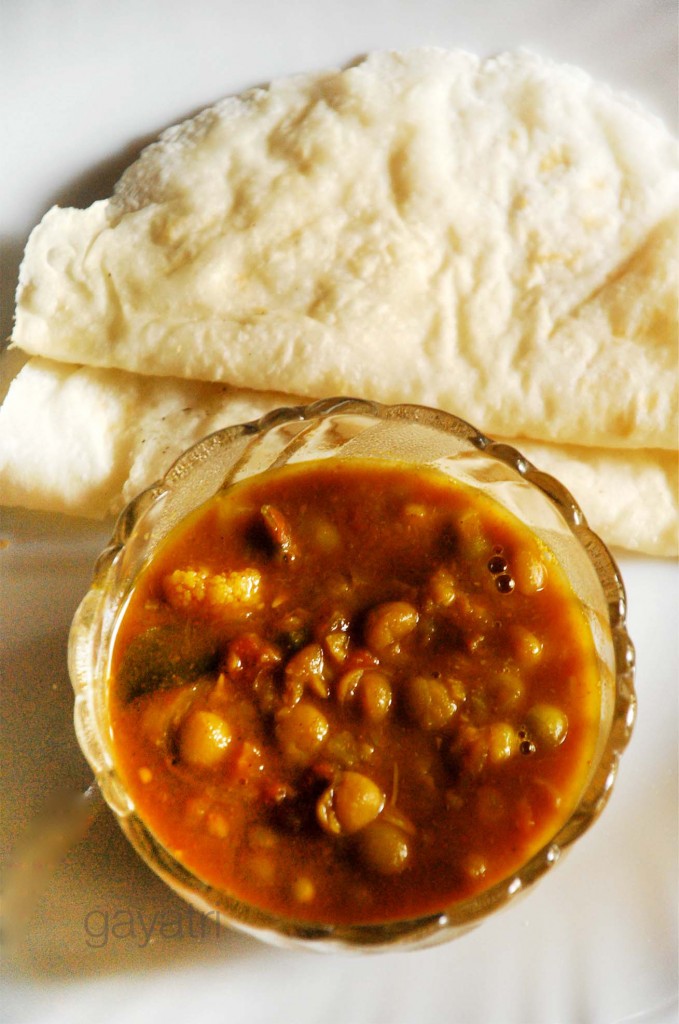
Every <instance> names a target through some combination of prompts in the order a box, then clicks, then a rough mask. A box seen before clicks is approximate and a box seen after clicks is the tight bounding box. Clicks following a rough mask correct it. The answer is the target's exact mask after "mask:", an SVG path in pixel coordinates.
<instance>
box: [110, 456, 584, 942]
mask: <svg viewBox="0 0 679 1024" xmlns="http://www.w3.org/2000/svg"><path fill="white" fill-rule="evenodd" d="M110 708H111V717H112V726H113V734H114V743H115V750H116V757H117V760H118V768H119V771H120V773H121V775H122V778H123V781H124V783H125V785H126V786H127V788H128V791H129V792H130V794H131V796H132V798H133V800H134V801H135V803H136V806H137V811H138V813H139V815H140V816H141V818H142V819H143V820H144V821H145V822H146V824H147V825H148V827H149V828H150V829H151V830H152V832H153V833H154V835H155V836H156V837H157V838H158V839H159V840H160V842H161V843H162V844H163V845H164V846H165V847H166V848H167V849H168V850H169V851H170V852H171V853H172V854H173V856H174V857H175V858H176V859H177V860H179V861H180V862H181V863H183V864H184V865H185V866H186V867H187V868H188V869H189V870H190V871H191V872H192V873H194V874H195V875H196V876H197V877H199V878H201V879H202V880H203V881H205V882H207V883H209V884H210V885H212V886H215V887H217V888H219V889H220V890H223V891H225V892H227V893H229V894H231V895H232V896H234V897H236V898H237V899H240V900H242V901H245V902H247V903H251V904H254V905H256V906H258V907H260V908H262V909H264V910H266V911H269V912H271V913H274V914H276V915H282V916H283V917H286V918H290V919H295V920H306V921H310V922H319V923H332V922H336V923H353V924H360V923H374V922H384V921H389V920H394V919H407V918H413V917H417V916H420V915H423V914H427V913H432V912H437V911H440V910H443V909H445V908H446V907H450V906H451V905H452V904H454V903H455V902H456V901H459V900H462V899H465V898H466V897H470V896H473V895H475V894H477V893H478V892H480V891H481V890H483V889H486V888H488V887H489V886H491V885H493V884H494V883H495V882H497V881H499V880H501V879H502V878H504V877H506V876H507V875H508V874H510V873H511V872H513V871H514V870H516V869H517V868H519V867H520V866H521V865H522V864H523V863H524V862H525V861H526V860H527V859H528V858H529V857H530V856H531V855H532V854H533V853H534V852H536V851H537V850H538V849H539V848H540V847H541V846H542V845H544V843H545V842H547V841H548V840H549V839H550V838H551V837H552V836H553V835H554V833H555V832H556V831H557V829H558V828H559V826H560V825H561V824H562V823H563V822H564V821H565V820H566V818H567V817H568V816H569V814H570V812H571V811H572V809H573V806H574V803H575V802H576V800H577V798H578V796H579V794H580V792H581V789H582V786H583V782H584V780H585V779H586V776H587V772H588V766H589V762H590V757H591V753H592V746H593V743H594V737H595V734H596V724H597V721H598V716H599V697H598V685H597V665H596V656H595V653H594V646H593V641H592V637H591V633H590V631H589V627H588V626H587V623H586V621H585V618H584V614H583V611H582V609H581V606H580V605H579V603H578V601H577V599H576V598H575V596H574V595H573V593H572V591H571V589H570V586H569V584H568V583H567V582H566V579H565V577H564V574H563V572H562V571H561V569H560V567H559V565H558V563H557V561H556V559H555V558H554V556H553V555H552V554H551V552H550V551H549V550H548V549H547V548H546V547H545V546H544V545H543V544H542V543H541V542H540V541H539V540H537V539H536V537H535V536H534V534H532V533H531V532H530V531H528V530H527V528H525V527H524V526H522V525H521V524H520V523H519V522H518V521H517V520H516V519H514V518H513V517H512V516H511V515H510V514H509V513H507V512H506V511H504V510H503V509H501V508H500V507H499V506H498V505H497V504H496V503H495V502H493V501H492V500H491V499H489V498H487V497H485V496H483V495H481V494H480V492H478V491H475V490H472V489H469V488H466V487H464V486H463V485H460V484H457V483H455V482H452V481H450V480H449V479H448V478H447V477H445V476H444V475H442V474H440V473H439V472H438V471H435V470H415V469H413V468H411V467H406V466H401V465H399V464H395V463H387V462H381V461H372V460H347V461H343V462H333V461H328V462H322V461H321V462H316V463H311V464H306V465H301V466H296V467H295V466H292V467H287V468H285V469H282V470H279V471H273V472H270V473H267V474H266V475H263V476H261V477H257V478H254V479H252V480H250V481H247V482H245V483H242V484H238V485H236V486H235V487H233V488H231V489H229V490H228V491H226V492H224V493H222V494H221V495H218V496H217V497H215V498H213V499H212V500H211V501H210V502H209V503H208V504H207V505H205V506H203V507H202V508H201V509H200V510H198V511H197V512H196V513H194V514H193V515H192V516H191V517H190V518H189V519H188V520H187V521H185V523H184V524H183V525H181V526H180V527H179V528H178V529H177V530H176V531H175V532H174V533H172V534H171V535H170V537H169V538H168V539H167V540H166V541H165V542H164V545H163V546H162V548H161V550H160V551H159V553H158V554H157V555H156V557H155V558H154V560H153V561H152V563H151V564H150V565H149V566H148V568H147V569H145V571H144V572H143V574H142V575H141V577H140V579H139V581H138V583H137V585H136V587H135V589H134V591H133V593H132V596H131V599H130V600H129V602H128V604H127V607H126V609H125V612H124V615H123V616H122V620H121V623H120V625H119V629H118V633H117V638H116V643H115V649H114V654H113V661H112V674H111V683H110Z"/></svg>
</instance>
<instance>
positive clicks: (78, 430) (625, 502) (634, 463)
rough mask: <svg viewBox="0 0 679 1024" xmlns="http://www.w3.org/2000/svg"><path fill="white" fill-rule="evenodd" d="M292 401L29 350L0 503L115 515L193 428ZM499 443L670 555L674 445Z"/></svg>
mask: <svg viewBox="0 0 679 1024" xmlns="http://www.w3.org/2000/svg"><path fill="white" fill-rule="evenodd" d="M301 401H304V399H300V398H298V397H294V396H290V395H284V394H278V393H271V392H269V393H263V392H255V391H237V390H234V389H231V388H228V387H225V386H224V385H221V384H209V383H202V382H198V381H183V380H177V379H172V378H157V377H146V376H139V375H137V374H129V373H125V372H122V371H119V370H102V369H97V368H91V367H74V366H69V365H66V364H63V363H55V362H50V361H48V360H43V359H31V360H29V362H28V363H27V364H26V365H25V366H24V367H23V368H22V370H21V371H20V373H19V374H18V376H17V377H16V379H15V380H14V382H13V383H12V385H11V387H10V390H9V393H8V395H7V398H6V400H5V403H4V405H3V406H2V407H1V408H0V494H2V498H3V501H4V503H6V504H8V505H24V504H25V505H29V506H30V507H32V508H37V509H44V510H49V511H57V512H70V513H77V514H81V515H83V514H84V515H90V516H96V517H101V516H105V515H109V514H114V513H116V512H118V511H120V509H121V508H122V507H123V505H124V503H125V502H127V501H128V500H130V499H131V498H133V497H134V496H135V495H136V494H137V493H138V492H139V491H141V490H143V489H144V488H145V487H147V486H149V485H150V484H151V483H153V482H154V481H155V480H156V479H158V478H159V477H161V476H162V475H163V473H164V472H165V471H166V470H167V469H168V468H169V466H170V465H171V464H172V462H173V461H174V460H175V458H177V456H178V455H180V454H181V452H182V451H183V450H184V449H185V448H187V447H188V446H189V445H191V444H193V443H195V442H196V441H198V440H200V438H201V437H203V436H205V435H206V434H209V433H211V432H212V431H214V430H218V429H220V428H222V427H225V426H231V425H233V424H235V423H242V422H247V421H249V420H253V419H256V418H258V417H259V416H261V415H263V414H264V413H266V412H269V411H270V410H271V409H272V408H276V407H277V406H280V405H291V404H299V402H301ZM509 443H510V444H513V445H515V446H516V447H518V448H519V449H520V450H521V451H522V452H523V453H524V454H525V455H526V456H527V457H528V458H529V459H530V460H531V461H532V462H534V463H535V464H536V465H538V466H539V467H540V468H541V469H544V470H545V471H547V472H549V473H552V474H553V475H555V476H557V477H558V478H559V479H560V480H561V481H562V482H563V483H564V484H565V485H566V486H567V487H568V488H569V489H570V490H572V492H573V493H574V495H575V496H576V498H577V499H578V501H579V502H580V503H581V505H582V507H583V510H584V512H585V514H586V515H587V517H588V519H589V522H590V524H591V525H592V527H593V528H594V529H595V530H596V531H597V532H598V533H600V534H601V536H602V537H603V538H604V540H606V541H607V542H608V543H609V544H612V545H616V546H620V547H623V548H627V549H629V550H633V551H643V552H646V553H648V554H654V555H676V554H677V546H678V544H677V542H678V532H677V522H678V520H679V509H678V499H677V457H676V453H673V452H667V451H654V452H640V451H631V450H623V451H616V450H613V449H600V448H584V447H576V446H573V447H564V448H558V447H557V446H555V445H549V444H539V443H536V442H532V441H523V440H520V441H517V440H512V439H509Z"/></svg>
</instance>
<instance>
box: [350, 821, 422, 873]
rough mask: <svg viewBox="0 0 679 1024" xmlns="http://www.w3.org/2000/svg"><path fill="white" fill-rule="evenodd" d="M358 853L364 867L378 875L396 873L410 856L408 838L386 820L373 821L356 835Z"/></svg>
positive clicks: (399, 871) (403, 867) (402, 868)
mask: <svg viewBox="0 0 679 1024" xmlns="http://www.w3.org/2000/svg"><path fill="white" fill-rule="evenodd" d="M357 842H358V853H359V856H360V858H361V860H362V862H363V863H364V864H365V866H366V867H368V868H370V869H371V870H372V871H376V872H377V873H378V874H380V875H398V874H400V873H401V872H402V871H403V870H404V869H405V867H406V865H407V862H408V858H409V856H410V846H409V844H408V838H407V836H406V835H404V833H403V832H402V831H401V829H400V828H397V826H396V825H392V824H391V823H390V822H388V821H374V822H373V823H372V824H371V825H368V827H367V828H364V829H363V831H362V832H360V833H359V835H358V837H357Z"/></svg>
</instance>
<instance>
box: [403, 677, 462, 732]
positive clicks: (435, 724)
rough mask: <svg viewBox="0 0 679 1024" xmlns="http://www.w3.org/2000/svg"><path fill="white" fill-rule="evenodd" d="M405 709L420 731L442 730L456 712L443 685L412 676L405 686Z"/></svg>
mask: <svg viewBox="0 0 679 1024" xmlns="http://www.w3.org/2000/svg"><path fill="white" fill-rule="evenodd" d="M405 693H406V707H407V709H408V714H409V715H410V717H411V718H412V719H413V720H414V721H415V722H417V724H418V725H419V726H420V728H421V729H425V730H426V731H427V732H433V731H435V730H436V729H443V728H444V727H445V726H446V725H447V724H448V722H449V721H450V720H451V718H452V717H453V715H454V714H455V712H456V711H457V704H456V703H455V701H454V700H453V698H452V696H451V695H450V693H449V691H448V689H447V688H446V686H445V684H444V683H442V682H441V681H440V680H439V679H431V678H429V677H427V676H413V678H412V679H409V680H408V682H407V684H406V691H405Z"/></svg>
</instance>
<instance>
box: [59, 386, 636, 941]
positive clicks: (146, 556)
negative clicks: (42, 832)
mask: <svg viewBox="0 0 679 1024" xmlns="http://www.w3.org/2000/svg"><path fill="white" fill-rule="evenodd" d="M329 458H332V459H347V458H378V459H380V460H382V461H384V460H392V461H395V462H398V463H400V464H403V463H407V464H411V465H415V466H430V467H435V468H437V469H438V470H439V471H442V472H443V473H445V474H447V475H448V476H450V477H452V478H454V479H456V480H459V481H460V482H462V483H464V484H467V485H471V486H473V487H476V488H478V489H480V490H481V491H482V492H485V493H486V494H489V495H491V496H492V497H493V498H494V499H495V500H496V501H497V502H499V503H500V505H502V506H504V507H505V508H506V509H508V510H509V511H510V512H511V513H513V514H514V515H516V516H517V517H518V518H519V519H520V520H521V521H522V522H524V523H526V524H527V525H528V526H529V527H530V528H531V529H532V530H533V532H534V533H535V534H536V535H537V536H538V537H540V538H541V539H542V540H543V541H544V542H545V543H546V544H547V546H548V547H549V548H550V549H551V550H552V552H553V553H554V555H556V557H557V559H558V560H559V562H560V563H561V565H562V567H563V568H564V569H565V571H566V573H567V575H568V578H569V580H570V583H571V585H572V587H573V589H574V591H575V593H576V594H577V596H578V598H579V600H580V601H581V603H582V606H583V608H584V610H585V614H586V617H587V619H588V622H589V625H590V628H591V631H592V635H593V638H594V643H595V647H596V652H597V657H598V662H599V675H600V685H601V714H600V721H599V730H598V739H597V744H596V751H595V756H594V758H593V762H592V766H591V770H590V772H589V775H588V778H587V780H586V782H585V784H584V786H583V791H582V793H581V795H580V799H579V801H578V802H577V806H576V807H575V810H574V811H573V813H572V814H571V816H570V817H569V819H568V820H567V821H566V822H565V824H564V825H563V826H562V827H561V829H560V830H559V831H558V833H557V834H556V835H554V836H553V838H552V839H551V840H550V841H549V842H548V843H547V844H546V845H544V846H543V848H542V849H540V850H539V851H538V852H537V853H536V854H535V855H534V856H532V857H531V859H530V860H529V861H528V862H527V863H525V864H524V865H523V866H522V867H521V868H520V870H518V871H516V872H515V873H513V874H512V875H511V876H510V877H507V878H505V879H504V880H503V881H502V882H500V883H497V884H495V885H493V886H492V887H491V888H489V889H487V890H486V891H484V892H482V893H481V894H479V895H477V896H474V897H471V898H468V899H465V900H463V901H462V902H456V903H455V904H454V905H452V906H450V907H446V906H442V907H441V910H440V912H437V913H435V914H428V915H426V916H424V917H419V918H416V919H408V920H397V921H389V922H387V923H380V924H356V925H346V924H342V925H325V924H320V925H319V924H309V923H307V922H303V921H294V920H288V919H281V918H279V917H277V916H275V915H273V914H271V913H269V912H265V911H262V910H261V909H258V908H257V907H255V906H251V905H247V904H244V903H242V902H240V901H239V900H237V899H235V898H233V897H232V896H230V895H229V894H228V893H226V892H223V891H219V890H217V889H215V888H214V887H212V886H210V885H208V884H206V883H205V882H203V881H201V880H200V879H199V878H197V877H196V876H195V875H193V874H192V873H191V872H190V871H188V870H187V869H186V868H185V867H184V866H183V865H182V864H180V863H179V862H178V861H177V860H175V859H174V858H173V856H172V855H171V854H170V853H169V852H168V850H166V849H165V848H164V847H163V845H162V843H160V842H159V840H158V839H157V838H156V837H155V836H154V835H153V834H152V832H151V830H150V829H149V828H148V827H147V826H146V825H145V823H144V821H143V820H142V819H141V817H140V816H139V815H138V813H137V812H136V810H135V806H134V803H133V801H132V799H131V797H130V795H129V794H128V793H127V792H126V790H125V787H124V785H123V783H122V781H121V778H120V776H119V774H118V773H117V771H116V764H115V757H114V750H113V742H112V735H111V726H110V720H109V713H108V692H107V688H108V678H109V665H110V658H111V651H112V646H113V641H114V637H115V632H116V626H117V622H118V619H119V617H120V615H121V612H122V610H123V609H124V607H125V604H126V601H127V599H128V597H129V595H130V593H131V590H132V588H133V587H134V585H135V580H136V579H137V577H138V575H139V573H140V571H141V570H142V569H143V568H144V566H145V565H146V564H147V563H148V562H149V560H150V559H151V558H152V556H153V554H154V552H155V551H156V549H157V548H158V545H159V544H161V543H162V541H163V539H164V538H165V537H166V536H167V534H168V533H169V532H170V531H171V530H172V529H173V528H174V527H175V526H176V525H177V524H178V523H179V522H180V521H181V520H183V519H184V517H185V516H187V515H188V514H189V513H190V512H192V511H193V510H194V509H196V508H197V507H198V506H200V505H201V504H203V503H204V502H205V501H207V500H208V499H209V498H210V497H212V496H213V495H214V494H215V493H216V492H218V491H220V490H221V489H223V488H226V487H229V486H230V485H231V484H233V483H236V482H238V481H242V480H245V479H247V478H249V477H251V476H254V475H256V474H260V473H262V472H264V471H265V470H268V469H271V468H278V467H281V466H284V465H287V464H289V463H300V462H305V461H312V460H318V459H329ZM625 611H626V608H625V592H624V587H623V583H622V580H621V578H620V575H619V572H618V569H617V567H616V565H615V562H614V560H613V558H612V557H611V555H610V553H609V552H608V550H607V549H606V547H605V546H604V544H603V543H602V542H601V540H600V539H599V538H598V537H597V536H596V535H595V534H594V533H592V531H591V530H590V529H589V527H588V526H587V523H586V521H585V518H584V516H583V514H582V512H581V510H580V508H579V507H578V505H577V504H576V502H575V501H574V499H573V498H572V497H571V495H570V494H569V493H568V492H567V491H566V489H565V488H564V487H563V486H562V485H561V484H559V483H558V481H556V480H555V479H554V478H553V477H551V476H548V475H546V474H544V473H541V472H540V471H539V470H538V469H536V468H535V467H534V466H532V465H531V464H530V463H529V462H528V461H527V460H526V459H525V458H524V457H523V456H522V455H521V454H520V453H519V452H518V451H517V450H516V449H514V448H512V447H510V446H509V445H506V444H499V443H496V442H494V441H492V440H490V439H489V438H487V437H485V436H484V435H483V434H481V433H480V432H479V431H478V430H476V429H475V428H474V427H472V426H471V425H470V424H468V423H466V422H464V421H463V420H460V419H458V418H456V417H455V416H452V415H449V414H447V413H444V412H441V411H439V410H435V409H430V408H424V407H421V406H414V405H395V406H385V405H379V404H377V403H374V402H366V401H360V400H355V399H347V398H338V399H326V400H323V401H320V402H316V403H314V404H312V405H308V406H299V407H291V408H284V409H279V410H276V411H274V412H272V413H269V414H268V415H266V416H264V417H263V418H262V419H260V420H258V421H256V422H253V423H247V424H243V425H240V426H235V427H230V428H227V429H225V430H221V431H219V432H217V433H215V434H212V435H210V436H209V437H207V438H205V439H204V440H203V441H201V442H199V443H198V444H197V445H195V446H194V447H192V448H191V449H189V450H188V451H187V452H186V453H185V454H184V455H182V456H181V457H180V458H179V459H178V460H177V461H176V462H175V463H174V465H173V466H172V467H171V469H170V470H169V471H168V473H167V474H166V476H165V477H164V478H163V479H162V480H161V481H159V482H158V483H156V484H154V485H153V486H152V487H150V488H149V489H148V490H146V491H144V492H143V493H142V494H141V495H139V496H138V497H137V498H136V499H135V500H134V501H132V502H131V503H130V504H129V505H128V506H127V508H126V509H125V510H124V511H123V512H122V513H121V515H120V517H119V519H118V522H117V525H116V528H115V532H114V535H113V537H112V539H111V542H110V544H109V546H108V547H107V548H106V549H105V550H104V551H103V553H102V554H101V556H100V558H99V560H98V562H97V565H96V569H95V575H94V580H93V584H92V588H91V590H90V591H89V592H88V594H87V595H86V596H85V598H84V600H83V601H82V603H81V605H80V607H79V609H78V612H77V614H76V616H75V619H74V622H73V626H72V629H71V634H70V639H69V671H70V675H71V680H72V683H73V688H74V690H75V729H76V733H77V737H78V740H79V743H80V745H81V747H82V750H83V752H84V754H85V757H86V758H87V760H88V761H89V763H90V765H91V766H92V769H93V771H94V774H95V777H96V780H97V783H98V785H99V787H100V788H101V791H102V794H103V796H104V798H105V800H106V802H107V803H108V804H109V806H110V807H111V808H112V809H113V811H114V812H115V814H116V816H117V818H118V821H119V823H120V825H121V827H122V829H123V831H124V833H125V834H126V836H127V837H128V839H129V840H130V841H131V843H132V845H133V846H134V847H135V848H136V849H137V851H138V852H139V854H140V855H141V856H142V858H143V859H144V860H145V861H146V862H147V863H148V864H149V865H150V867H151V868H152V869H153V870H154V871H155V872H156V873H157V874H158V875H159V876H160V877H161V878H163V879H164V880H165V881H166V882H167V883H168V884H169V885H170V886H171V888H172V889H173V890H175V891H176V892H177V893H178V894H180V895H181V896H182V897H184V898H185V899H186V900H188V901H189V902H190V903H191V904H193V905H194V906H196V907H197V908H199V909H200V910H203V911H205V912H211V913H212V914H213V915H214V913H215V912H216V913H218V914H219V919H220V921H223V922H224V923H225V924H229V925H231V926H233V927H235V928H238V929H241V930H243V931H245V932H247V933H249V934H251V935H254V936H257V937H258V938H261V939H264V940H266V941H269V942H273V943H278V944H283V945H306V946H308V947H311V948H314V949H330V950H337V949H363V950H377V949H385V948H387V949H390V948H399V949H401V948H421V947H424V946H428V945H433V944H435V943H438V942H443V941H446V940H449V939H452V938H455V937H457V936H459V935H461V934H463V933H464V932H466V931H468V930H469V929H470V928H472V927H474V926H476V925H477V924H478V923H479V922H480V921H481V920H482V919H483V918H485V917H486V916H487V915H488V914H490V913H491V912H493V911H495V910H497V909H499V908H501V907H503V906H506V905H507V904H509V903H511V902H512V901H513V900H515V899H516V898H517V896H518V895H519V894H521V893H523V892H525V890H526V889H528V888H529V887H530V886H532V885H533V884H534V883H535V882H536V881H537V880H538V879H539V878H540V877H541V876H542V875H544V874H545V872H547V871H548V870H550V869H551V868H552V867H553V866H554V865H555V864H556V863H557V861H558V860H559V859H560V858H561V856H562V853H563V852H564V851H565V850H566V849H567V848H568V847H570V846H571V844H572V843H573V842H574V841H575V840H576V839H577V838H578V837H579V836H581V835H582V833H583V832H584V831H585V830H586V829H587V828H588V827H589V826H590V825H591V824H592V822H593V821H594V820H595V819H596V818H597V816H598V815H599V813H600V812H601V810H602V808H603V807H604V805H605V804H606V802H607V800H608V798H609V796H610V793H611V789H612V785H613V782H614V780H615V776H616V771H617V767H618V761H619V758H620V756H621V754H622V752H623V751H624V749H625V747H626V745H627V743H628V741H629V738H630V734H631V730H632V726H633V722H634V717H635V708H636V698H635V692H634V649H633V647H632V644H631V642H630V639H629V636H628V634H627V631H626V628H625Z"/></svg>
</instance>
